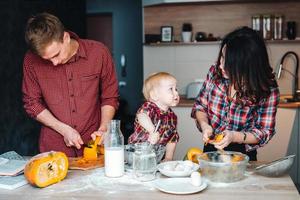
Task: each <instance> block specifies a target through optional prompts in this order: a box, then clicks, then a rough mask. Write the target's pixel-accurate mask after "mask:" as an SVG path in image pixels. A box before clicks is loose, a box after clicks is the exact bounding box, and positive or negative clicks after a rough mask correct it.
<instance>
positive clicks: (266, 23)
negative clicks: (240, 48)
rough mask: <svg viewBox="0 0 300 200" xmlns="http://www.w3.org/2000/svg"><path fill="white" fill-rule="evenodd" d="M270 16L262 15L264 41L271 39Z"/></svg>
mask: <svg viewBox="0 0 300 200" xmlns="http://www.w3.org/2000/svg"><path fill="white" fill-rule="evenodd" d="M271 21H272V16H271V15H263V31H262V32H263V38H264V39H265V40H270V39H272V23H271Z"/></svg>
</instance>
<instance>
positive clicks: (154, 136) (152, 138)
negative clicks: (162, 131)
mask: <svg viewBox="0 0 300 200" xmlns="http://www.w3.org/2000/svg"><path fill="white" fill-rule="evenodd" d="M159 138H160V137H159V133H158V132H155V133H150V134H149V138H148V141H149V142H150V144H156V143H158V141H159Z"/></svg>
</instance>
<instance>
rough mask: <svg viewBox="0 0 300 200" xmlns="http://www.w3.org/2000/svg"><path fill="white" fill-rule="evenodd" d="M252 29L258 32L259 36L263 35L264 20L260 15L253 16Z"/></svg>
mask: <svg viewBox="0 0 300 200" xmlns="http://www.w3.org/2000/svg"><path fill="white" fill-rule="evenodd" d="M252 29H253V30H255V31H257V32H258V33H259V34H261V33H262V20H261V16H260V15H254V16H252Z"/></svg>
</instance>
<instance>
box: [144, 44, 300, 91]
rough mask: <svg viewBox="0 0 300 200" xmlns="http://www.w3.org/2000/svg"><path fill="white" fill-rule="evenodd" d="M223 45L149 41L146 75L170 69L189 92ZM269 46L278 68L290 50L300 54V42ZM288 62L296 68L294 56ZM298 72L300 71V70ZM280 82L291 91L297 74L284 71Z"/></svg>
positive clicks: (291, 66) (146, 54) (146, 52)
mask: <svg viewBox="0 0 300 200" xmlns="http://www.w3.org/2000/svg"><path fill="white" fill-rule="evenodd" d="M219 45H220V44H219V43H216V42H213V43H211V44H209V43H206V44H198V45H197V44H195V45H184V44H180V45H154V46H148V45H147V46H146V45H145V46H144V79H145V77H147V76H148V75H149V74H151V73H153V72H157V71H167V72H170V73H171V74H173V75H174V76H175V77H176V78H177V80H178V89H179V93H180V94H185V91H186V86H187V85H188V84H189V83H190V82H192V81H194V80H195V79H199V78H200V79H205V77H206V74H207V71H208V69H209V67H210V66H211V64H213V63H214V62H215V61H216V58H217V54H218V51H219ZM267 48H268V51H269V59H270V63H271V66H272V67H273V69H276V67H277V66H278V64H279V62H280V59H281V57H282V55H283V54H284V53H285V52H287V51H295V52H296V53H297V54H298V55H299V57H300V42H286V43H285V42H278V43H276V42H270V43H268V44H267ZM285 64H286V66H285V68H287V69H289V70H290V71H293V70H294V58H292V57H291V59H287V60H286V63H285ZM298 73H299V75H300V70H299V72H298ZM278 83H279V87H280V92H281V93H282V94H291V91H292V90H291V88H292V83H293V77H292V76H291V75H290V74H288V73H286V72H285V73H284V72H283V73H282V77H281V78H280V79H279V80H278Z"/></svg>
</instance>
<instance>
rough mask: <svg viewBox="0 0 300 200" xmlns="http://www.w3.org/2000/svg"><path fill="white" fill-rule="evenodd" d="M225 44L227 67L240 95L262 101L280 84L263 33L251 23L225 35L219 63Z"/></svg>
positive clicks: (226, 70)
mask: <svg viewBox="0 0 300 200" xmlns="http://www.w3.org/2000/svg"><path fill="white" fill-rule="evenodd" d="M224 47H225V52H224V53H225V55H223V56H224V59H225V63H224V70H225V72H226V74H227V75H228V77H229V80H230V82H231V83H232V84H233V85H234V88H235V90H236V91H237V97H238V98H239V99H240V98H241V97H249V98H250V99H252V100H256V101H259V100H261V99H262V98H265V97H267V96H269V95H270V93H271V88H275V87H278V85H277V82H276V80H275V75H274V73H273V69H272V67H271V66H270V63H269V57H268V53H267V49H266V45H265V42H264V40H263V39H262V37H261V36H260V35H259V34H258V33H257V32H256V31H254V30H253V29H251V28H249V27H242V28H239V29H237V30H235V31H233V32H231V33H229V34H228V35H227V36H225V38H224V39H223V41H222V43H221V48H220V52H219V56H218V62H217V65H218V66H220V59H221V56H222V53H223V52H222V50H223V48H224Z"/></svg>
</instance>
